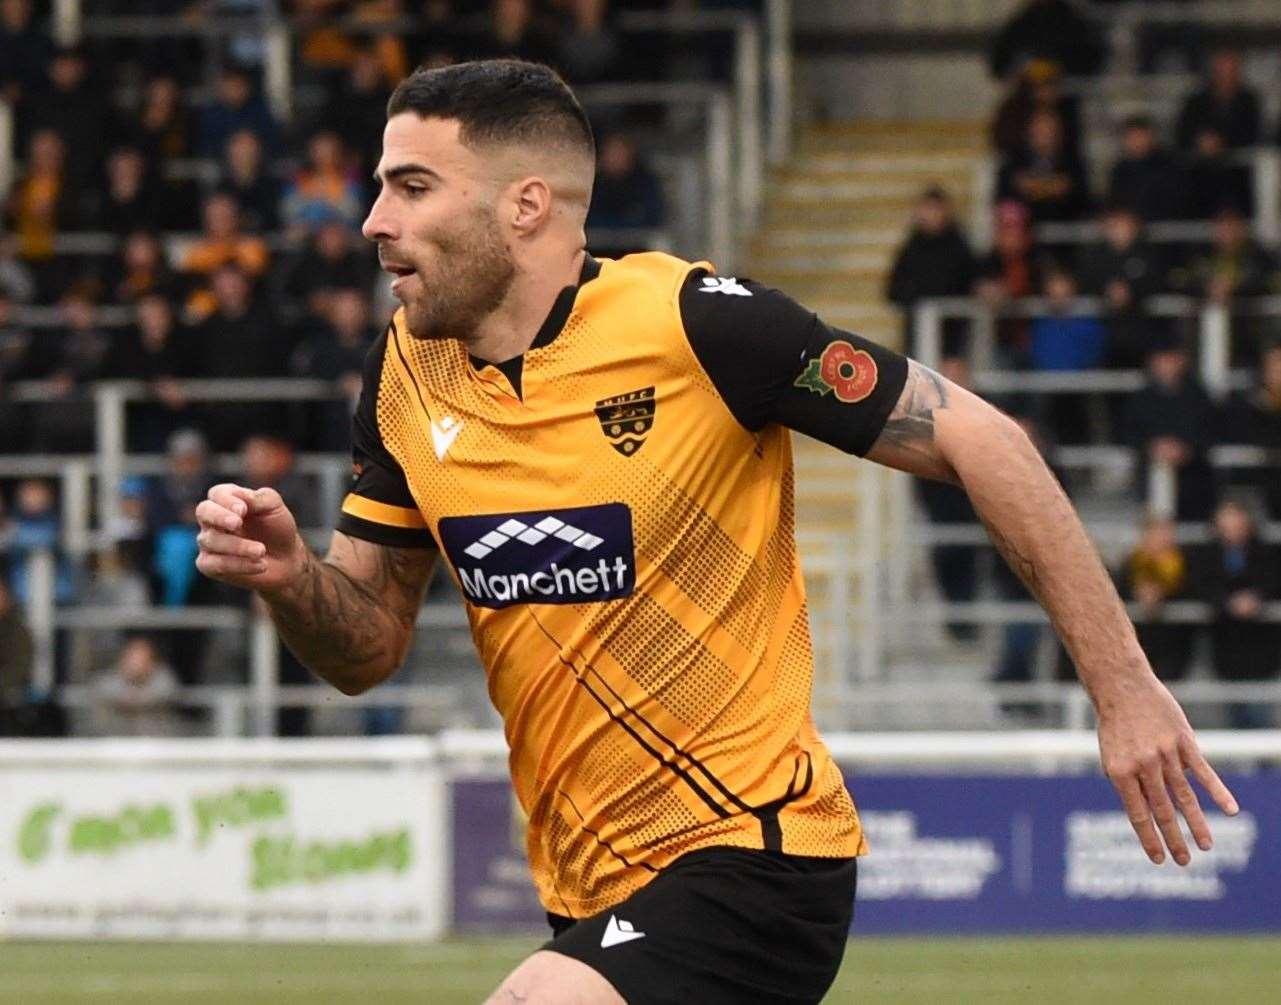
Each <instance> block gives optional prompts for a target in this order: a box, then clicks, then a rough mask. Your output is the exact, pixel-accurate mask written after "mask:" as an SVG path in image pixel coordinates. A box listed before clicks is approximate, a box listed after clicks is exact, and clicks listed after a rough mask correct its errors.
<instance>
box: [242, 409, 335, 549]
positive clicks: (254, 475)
mask: <svg viewBox="0 0 1281 1005" xmlns="http://www.w3.org/2000/svg"><path fill="white" fill-rule="evenodd" d="M240 466H241V470H242V471H243V472H244V477H245V479H246V480H245V482H244V484H246V485H252V486H254V487H255V488H272V489H275V490H276V491H277V492H279V493H280V495H281V497H282V498H284V499H287V500H289V509H290V512H292V513H293V514H294V519H295V520H297V521H298V526H299V527H301V528H302V529H303V530H310V529H313V528H316V527H318V526H319V525H320V514H319V513H318V512H317V509H318V507H317V506H316V487H315V485H314V484H312V483H311V482H309V481H308V480H307V479H306V478H305V477H304V476H303V475H301V474H299V472H298V470H297V469H296V468H295V457H294V448H293V445H292V444H291V443H289V442H288V441H287V440H284V439H282V438H281V437H280V436H277V435H273V434H268V433H257V434H255V435H253V436H250V437H249V438H248V439H246V440H245V442H244V443H243V444H241V447H240Z"/></svg>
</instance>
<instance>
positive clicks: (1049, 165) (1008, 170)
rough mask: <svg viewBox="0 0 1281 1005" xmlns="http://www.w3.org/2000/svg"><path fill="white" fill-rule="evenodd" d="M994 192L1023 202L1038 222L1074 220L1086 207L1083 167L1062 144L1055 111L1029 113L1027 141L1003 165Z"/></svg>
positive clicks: (1086, 194)
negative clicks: (1030, 114)
mask: <svg viewBox="0 0 1281 1005" xmlns="http://www.w3.org/2000/svg"><path fill="white" fill-rule="evenodd" d="M997 194H998V195H999V196H1000V197H1001V198H1003V199H1018V200H1020V201H1021V202H1023V203H1024V204H1025V205H1026V206H1027V207H1028V209H1029V210H1031V213H1032V219H1033V220H1034V221H1035V222H1037V223H1044V222H1046V221H1053V220H1077V219H1080V217H1081V215H1082V214H1083V213H1084V212H1085V211H1086V210H1087V209H1088V208H1089V203H1090V193H1089V186H1088V183H1087V181H1086V177H1085V167H1084V165H1082V163H1081V161H1080V159H1079V158H1077V157H1076V156H1074V155H1073V154H1072V152H1071V151H1070V150H1068V148H1067V146H1066V145H1065V143H1064V138H1063V123H1062V121H1061V120H1060V118H1059V116H1058V113H1056V112H1053V111H1051V110H1049V109H1046V108H1041V109H1038V110H1037V111H1035V112H1033V113H1032V117H1031V119H1029V120H1028V126H1027V143H1026V145H1025V147H1024V148H1023V150H1021V151H1020V152H1019V153H1017V154H1015V155H1014V156H1013V157H1012V158H1010V159H1009V160H1007V161H1006V162H1005V163H1004V164H1003V165H1002V167H1001V171H1000V176H999V177H998V179H997Z"/></svg>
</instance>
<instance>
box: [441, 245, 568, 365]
mask: <svg viewBox="0 0 1281 1005" xmlns="http://www.w3.org/2000/svg"><path fill="white" fill-rule="evenodd" d="M586 255H587V251H586V249H584V248H581V247H580V248H577V249H576V250H575V251H573V252H572V253H570V254H569V255H568V256H567V257H566V256H563V255H558V256H557V257H556V259H555V262H554V264H553V265H552V266H550V267H548V268H545V269H541V270H539V271H538V272H531V271H529V270H526V269H520V270H518V271H517V273H516V278H515V279H514V280H513V281H512V285H511V289H510V290H508V292H507V297H506V299H505V300H503V302H502V303H501V304H499V305H498V307H497V308H496V309H495V310H494V311H493V313H491V314H490V315H489V316H488V317H486V318H485V320H484V321H482V322H481V323H480V324H479V325H478V326H477V328H476V331H475V334H474V335H472V337H471V338H468V339H465V340H464V343H465V345H466V346H467V351H468V352H469V353H471V354H472V355H473V356H476V357H478V358H480V359H483V360H486V361H488V362H490V363H503V362H506V361H507V360H509V359H512V358H514V357H516V356H519V355H521V354H522V353H524V352H525V351H526V350H527V349H528V348H529V347H530V344H531V343H532V342H533V341H534V338H535V336H537V335H538V330H539V329H540V328H541V327H542V325H543V322H544V321H546V320H547V315H548V314H550V313H551V309H552V305H553V304H554V303H555V302H556V297H557V296H558V295H559V294H560V291H561V290H563V289H564V288H565V287H566V286H576V285H577V284H578V277H579V275H580V274H581V273H582V271H583V261H584V259H585V258H586Z"/></svg>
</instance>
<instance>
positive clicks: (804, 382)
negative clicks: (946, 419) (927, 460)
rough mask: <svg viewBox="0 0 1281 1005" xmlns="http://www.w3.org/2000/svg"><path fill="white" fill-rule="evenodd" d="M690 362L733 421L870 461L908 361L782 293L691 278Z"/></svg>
mask: <svg viewBox="0 0 1281 1005" xmlns="http://www.w3.org/2000/svg"><path fill="white" fill-rule="evenodd" d="M680 309H681V320H682V322H683V323H684V326H685V334H686V336H687V337H688V338H689V342H690V345H691V346H692V347H693V349H694V355H695V356H697V357H698V361H699V363H700V364H702V367H703V369H704V370H705V371H706V372H707V375H708V376H709V377H710V378H711V380H712V383H713V384H714V385H715V386H716V390H717V391H718V392H719V393H720V396H721V397H722V398H723V399H724V400H725V403H726V405H727V406H728V407H729V410H730V412H731V413H733V415H734V418H736V419H737V420H738V421H739V424H740V425H742V426H743V427H744V428H746V429H750V430H752V431H756V430H758V429H761V428H762V427H763V426H765V425H767V424H768V423H771V422H777V423H779V424H781V425H784V426H787V427H788V428H790V429H794V430H796V431H797V432H800V433H805V434H806V435H807V436H812V437H814V438H815V439H818V440H822V441H823V442H824V443H830V444H831V445H832V446H834V447H838V448H839V449H841V450H844V451H846V452H847V453H852V454H859V455H862V454H865V453H867V451H868V450H870V449H871V447H872V444H873V443H874V442H875V440H876V437H877V436H878V435H880V432H881V429H882V428H883V427H884V426H885V421H886V419H888V418H889V415H890V412H891V411H893V409H894V406H895V404H896V403H897V402H898V398H899V395H900V394H901V393H902V391H903V385H904V384H905V383H906V381H907V358H906V357H905V356H901V355H899V354H898V353H896V352H893V351H892V350H890V349H885V348H883V347H882V346H879V345H877V344H876V343H874V342H869V341H868V340H867V339H865V338H861V337H860V336H858V335H853V334H850V333H849V332H844V331H841V330H840V329H838V328H831V327H829V326H828V325H826V324H824V323H823V322H822V321H820V320H819V318H818V317H817V315H815V314H814V313H813V312H812V311H809V310H806V309H805V308H804V307H802V306H801V305H800V304H798V303H796V301H794V300H792V299H791V298H790V297H788V296H786V295H785V294H783V293H780V292H779V291H778V290H774V289H771V288H769V287H767V286H762V285H760V284H759V283H756V282H753V281H752V280H750V279H733V278H728V277H720V276H712V275H709V274H708V273H707V272H706V271H705V270H702V269H695V270H693V271H692V272H691V273H690V275H689V277H688V279H687V280H686V281H685V285H684V286H683V287H682V288H681V293H680Z"/></svg>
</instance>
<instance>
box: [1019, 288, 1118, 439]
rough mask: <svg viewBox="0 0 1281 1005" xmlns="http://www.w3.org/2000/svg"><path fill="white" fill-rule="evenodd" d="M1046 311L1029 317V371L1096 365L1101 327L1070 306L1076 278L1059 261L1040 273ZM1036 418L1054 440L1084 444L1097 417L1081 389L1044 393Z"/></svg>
mask: <svg viewBox="0 0 1281 1005" xmlns="http://www.w3.org/2000/svg"><path fill="white" fill-rule="evenodd" d="M1043 292H1044V295H1045V298H1046V300H1047V301H1048V302H1049V303H1048V307H1049V310H1048V312H1047V313H1046V314H1043V315H1042V316H1040V317H1038V318H1036V319H1035V320H1034V321H1033V322H1032V331H1031V364H1032V369H1034V370H1043V371H1065V370H1066V371H1072V370H1092V369H1094V368H1096V367H1098V366H1099V365H1100V364H1101V363H1102V361H1103V356H1104V353H1105V352H1106V350H1107V329H1105V328H1104V327H1103V324H1102V322H1101V321H1099V319H1098V318H1097V317H1095V316H1093V315H1092V314H1082V313H1080V312H1079V311H1078V310H1077V308H1076V293H1077V290H1076V278H1075V277H1074V276H1073V275H1072V273H1071V272H1069V271H1068V270H1067V269H1065V268H1063V267H1062V266H1058V265H1056V266H1054V267H1053V268H1052V269H1050V270H1049V271H1048V272H1047V273H1046V274H1045V289H1044V291H1043ZM1039 412H1040V416H1039V421H1040V424H1041V425H1042V426H1044V427H1045V428H1046V429H1047V430H1048V431H1049V433H1050V435H1051V436H1052V437H1053V439H1054V440H1055V441H1056V442H1057V443H1064V444H1079V443H1088V442H1091V441H1092V440H1095V439H1098V438H1100V437H1099V436H1096V435H1094V433H1099V434H1100V435H1101V432H1102V431H1101V430H1099V429H1097V427H1098V426H1100V425H1101V422H1100V421H1099V420H1098V418H1097V410H1092V409H1091V398H1090V396H1089V395H1086V394H1077V393H1070V394H1067V393H1061V394H1047V395H1045V396H1044V397H1043V398H1042V402H1041V408H1040V409H1039Z"/></svg>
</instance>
